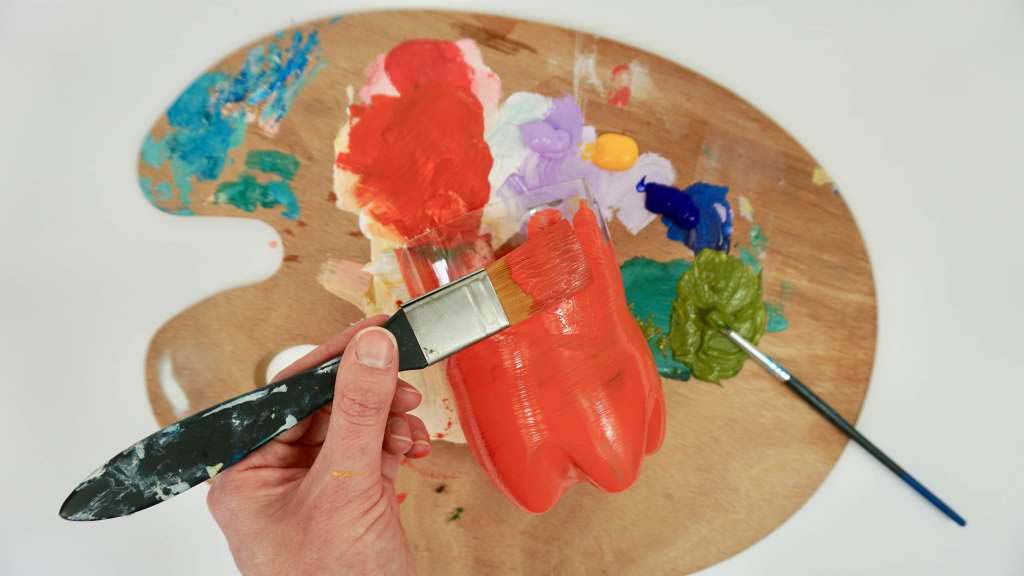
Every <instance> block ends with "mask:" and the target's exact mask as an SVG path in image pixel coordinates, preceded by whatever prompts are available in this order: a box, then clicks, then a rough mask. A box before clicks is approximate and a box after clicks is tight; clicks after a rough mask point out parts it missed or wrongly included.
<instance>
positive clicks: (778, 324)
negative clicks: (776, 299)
mask: <svg viewBox="0 0 1024 576" xmlns="http://www.w3.org/2000/svg"><path fill="white" fill-rule="evenodd" d="M764 309H765V311H766V312H768V327H767V331H768V332H782V331H783V330H785V329H786V328H789V320H786V316H785V315H784V314H783V310H782V304H775V303H772V302H765V303H764Z"/></svg>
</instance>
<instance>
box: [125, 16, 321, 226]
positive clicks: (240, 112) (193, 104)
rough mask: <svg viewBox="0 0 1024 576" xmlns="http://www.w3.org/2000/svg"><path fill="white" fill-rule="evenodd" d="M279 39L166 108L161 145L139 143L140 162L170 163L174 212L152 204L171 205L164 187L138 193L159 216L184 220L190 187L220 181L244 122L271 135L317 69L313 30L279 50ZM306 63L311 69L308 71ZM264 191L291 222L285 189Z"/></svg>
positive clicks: (292, 204)
mask: <svg viewBox="0 0 1024 576" xmlns="http://www.w3.org/2000/svg"><path fill="white" fill-rule="evenodd" d="M282 41H284V42H287V40H286V39H285V35H284V34H283V33H281V34H278V35H277V36H276V37H275V39H274V40H272V41H270V42H269V43H268V44H266V45H263V46H257V47H255V48H253V49H252V50H250V51H249V54H248V57H247V58H246V61H245V62H244V63H243V65H242V67H241V68H240V69H239V70H238V72H237V73H235V74H233V75H232V74H227V73H223V72H210V73H206V74H203V75H202V76H200V77H199V78H197V79H196V80H195V81H194V82H193V83H192V84H191V85H189V87H188V88H186V89H185V90H184V91H183V92H182V93H181V94H180V95H179V96H178V98H177V99H176V100H175V101H174V103H173V104H172V105H171V106H170V108H168V110H167V121H168V124H169V126H170V130H169V131H168V133H167V135H166V136H165V137H164V138H163V139H156V138H154V137H152V136H149V137H147V138H146V140H145V141H144V142H143V145H142V150H141V154H140V156H141V158H142V161H143V162H144V163H145V164H146V165H148V166H150V167H152V168H157V169H159V168H160V167H162V166H164V165H165V164H170V168H171V177H172V181H173V183H174V188H176V189H177V191H178V201H179V205H180V206H179V207H178V208H177V209H170V208H168V207H166V206H161V205H157V202H156V200H157V199H158V198H159V199H160V200H162V201H169V200H173V190H172V193H171V194H170V196H171V197H169V198H164V197H163V196H164V189H158V190H157V192H158V193H159V196H156V195H154V194H153V189H152V187H151V186H150V187H147V188H146V189H145V190H144V193H145V194H146V198H147V199H148V200H149V201H150V202H151V203H153V204H154V205H157V207H158V208H160V209H161V210H164V211H167V212H172V213H177V214H191V213H192V198H191V193H192V189H193V186H194V184H195V182H196V181H212V180H217V179H218V178H220V175H221V173H222V172H223V170H224V167H225V166H226V165H228V164H230V163H231V159H230V157H229V153H230V151H231V150H233V149H235V148H238V147H239V146H241V145H242V143H243V142H244V140H245V130H246V125H247V124H248V123H249V122H250V120H249V119H250V118H258V119H259V122H260V125H261V126H262V127H263V128H264V129H265V130H268V131H271V133H272V131H273V130H274V129H276V126H277V125H278V124H279V123H280V122H281V121H282V120H283V119H284V117H285V115H286V114H287V113H288V110H289V109H290V108H291V106H292V104H293V102H294V100H295V98H296V97H297V96H298V94H299V92H300V91H301V90H302V88H303V87H304V86H305V85H306V83H307V82H308V80H309V78H311V77H312V76H314V75H315V74H316V72H317V71H319V69H320V68H321V67H323V65H324V64H323V62H321V61H320V60H321V53H322V50H321V48H320V41H319V36H318V34H317V33H316V32H315V31H314V32H311V33H310V34H309V35H308V36H304V35H303V33H302V32H299V31H296V32H294V33H293V34H292V36H291V43H290V44H289V45H285V46H282V44H283V43H284V42H282ZM311 62H315V64H314V65H312V66H311V65H310V64H311ZM296 169H297V168H296ZM292 174H293V175H294V171H293V172H292ZM267 193H268V194H270V196H271V197H276V198H277V200H276V201H277V202H278V203H280V204H281V205H284V206H285V212H286V213H287V214H296V217H297V211H298V204H297V203H296V201H295V199H294V194H292V193H291V189H290V187H288V186H284V187H282V186H280V185H278V186H274V187H273V190H269V189H268V192H267ZM289 217H290V216H289Z"/></svg>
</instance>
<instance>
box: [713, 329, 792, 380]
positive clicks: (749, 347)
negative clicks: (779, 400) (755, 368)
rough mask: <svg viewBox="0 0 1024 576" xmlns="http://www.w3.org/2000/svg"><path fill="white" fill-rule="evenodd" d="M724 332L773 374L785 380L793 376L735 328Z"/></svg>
mask: <svg viewBox="0 0 1024 576" xmlns="http://www.w3.org/2000/svg"><path fill="white" fill-rule="evenodd" d="M723 332H724V333H725V335H726V336H728V337H729V340H732V341H733V343H735V344H736V345H737V346H739V347H740V348H743V351H744V352H746V353H747V355H748V356H750V357H751V358H753V359H754V360H756V361H757V363H758V364H760V365H761V366H764V367H765V369H766V370H768V371H769V372H771V373H772V375H773V376H775V377H776V378H778V379H779V380H782V381H783V382H785V381H786V380H789V379H790V378H791V376H790V374H789V372H787V371H786V369H785V368H783V367H782V366H780V365H779V363H778V362H776V361H775V360H772V358H771V356H768V355H767V354H765V353H764V352H761V351H760V350H758V349H757V348H755V347H754V345H753V344H751V343H750V342H748V341H747V339H746V338H744V337H743V336H740V335H739V333H737V332H736V331H735V330H723Z"/></svg>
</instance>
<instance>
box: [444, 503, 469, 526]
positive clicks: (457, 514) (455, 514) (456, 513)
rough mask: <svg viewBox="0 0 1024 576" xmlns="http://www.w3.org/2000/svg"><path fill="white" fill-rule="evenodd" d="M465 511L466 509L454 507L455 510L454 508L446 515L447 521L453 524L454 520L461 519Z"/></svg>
mask: <svg viewBox="0 0 1024 576" xmlns="http://www.w3.org/2000/svg"><path fill="white" fill-rule="evenodd" d="M465 511H466V509H465V508H463V507H462V506H456V507H455V508H454V509H453V510H452V511H451V512H450V513H449V514H448V521H449V522H454V521H455V520H458V519H459V518H462V513H463V512H465Z"/></svg>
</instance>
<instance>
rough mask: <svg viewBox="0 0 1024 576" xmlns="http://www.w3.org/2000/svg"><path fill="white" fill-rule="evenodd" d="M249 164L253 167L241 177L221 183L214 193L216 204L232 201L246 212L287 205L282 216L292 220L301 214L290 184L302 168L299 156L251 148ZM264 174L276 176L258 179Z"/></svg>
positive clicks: (248, 157)
mask: <svg viewBox="0 0 1024 576" xmlns="http://www.w3.org/2000/svg"><path fill="white" fill-rule="evenodd" d="M245 166H246V168H248V169H249V170H246V171H245V172H242V174H241V175H240V176H239V178H238V180H234V181H229V182H221V183H220V185H219V186H217V191H216V192H215V193H214V195H213V201H214V203H215V204H231V205H232V206H234V207H236V208H239V209H241V210H245V211H246V212H255V211H256V209H257V208H275V207H277V206H283V207H284V210H283V211H282V212H281V215H282V216H284V217H285V218H288V219H290V220H295V219H297V218H298V217H299V213H300V209H299V201H298V199H297V198H296V197H295V193H294V192H293V191H292V188H291V183H290V181H291V179H292V177H294V176H295V173H296V172H298V170H299V160H298V159H297V158H296V157H295V156H292V155H291V154H286V153H284V152H279V151H277V150H250V151H249V153H248V154H247V155H246V157H245ZM260 174H271V175H273V176H275V179H273V180H270V181H268V182H262V181H260V180H259V179H258V178H257V176H258V175H260Z"/></svg>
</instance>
